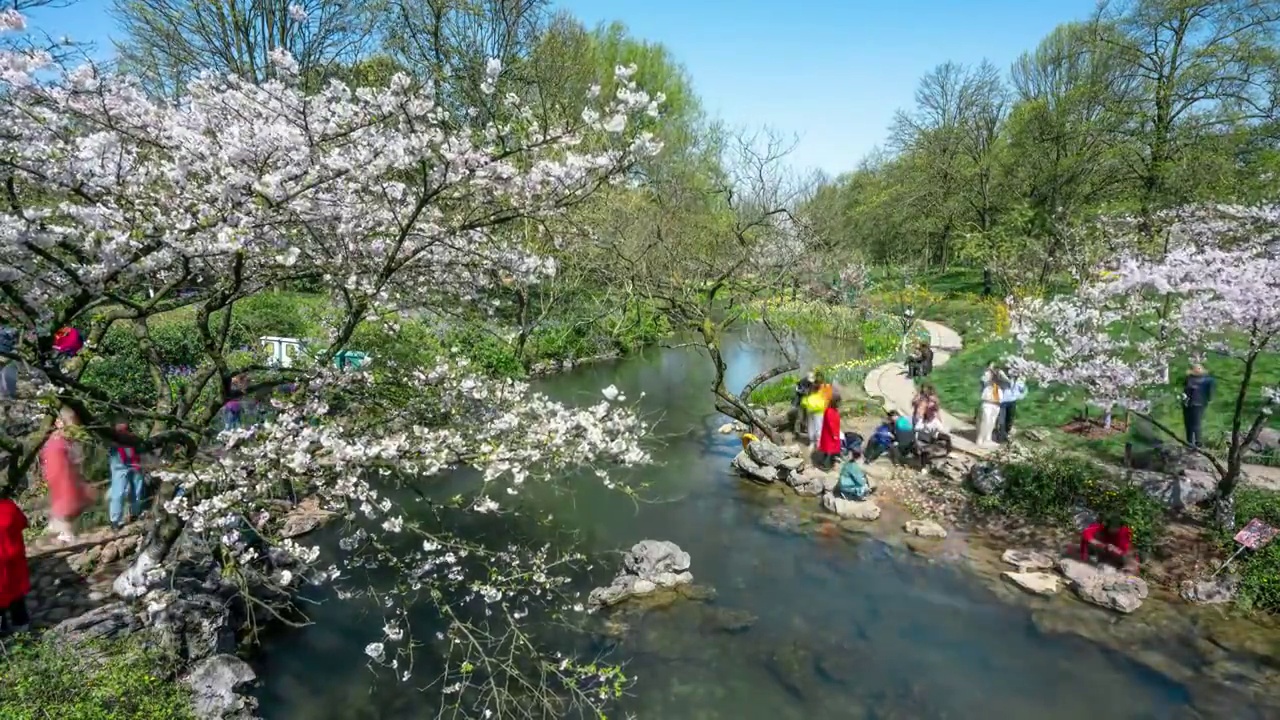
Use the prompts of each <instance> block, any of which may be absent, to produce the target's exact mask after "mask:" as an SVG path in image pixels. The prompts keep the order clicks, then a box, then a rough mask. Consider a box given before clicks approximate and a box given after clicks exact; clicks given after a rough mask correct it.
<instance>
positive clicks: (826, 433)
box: [743, 342, 1213, 574]
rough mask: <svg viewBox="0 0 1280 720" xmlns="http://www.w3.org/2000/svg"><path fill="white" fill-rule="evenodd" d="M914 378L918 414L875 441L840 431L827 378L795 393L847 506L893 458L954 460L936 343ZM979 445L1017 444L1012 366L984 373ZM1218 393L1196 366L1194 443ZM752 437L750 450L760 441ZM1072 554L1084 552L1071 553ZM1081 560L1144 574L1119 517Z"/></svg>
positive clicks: (1190, 430) (1085, 542)
mask: <svg viewBox="0 0 1280 720" xmlns="http://www.w3.org/2000/svg"><path fill="white" fill-rule="evenodd" d="M906 367H907V375H908V377H910V378H911V379H912V381H913V384H918V389H917V391H916V393H915V396H914V398H913V399H912V401H911V412H910V414H906V413H901V412H899V411H898V410H896V409H894V408H886V409H885V415H884V419H883V421H882V422H881V423H880V424H879V425H878V426H877V427H876V428H875V430H874V431H873V432H872V433H871V436H870V437H869V438H865V439H864V438H863V437H862V436H861V435H859V434H857V433H854V432H843V431H842V429H841V425H840V411H839V404H840V393H839V390H838V389H837V388H836V387H835V386H834V385H833V384H832V383H830V382H828V381H827V380H826V378H824V377H823V375H822V373H821V372H817V371H812V372H809V373H808V374H806V375H805V376H804V377H803V378H801V379H800V381H799V382H798V383H797V384H796V387H795V396H794V399H793V402H792V407H793V412H794V413H795V422H794V424H793V429H794V431H795V434H796V435H797V436H800V435H803V436H804V437H805V438H806V439H807V441H808V445H809V450H810V452H811V453H812V454H813V455H814V461H815V464H816V465H817V466H818V467H820V468H822V469H823V470H825V471H830V470H832V469H833V468H834V466H835V463H836V461H837V460H842V461H843V462H841V463H840V468H839V475H838V480H837V482H836V485H835V488H834V489H833V494H834V495H836V496H837V497H840V498H843V499H847V500H864V499H866V498H867V496H868V495H869V494H870V493H871V492H872V490H873V488H872V487H871V485H870V483H868V482H867V476H866V470H865V467H864V466H865V465H867V464H870V463H874V462H875V461H876V460H877V459H878V458H880V457H882V456H885V455H887V456H888V457H889V458H890V461H891V462H892V463H893V464H894V465H904V464H907V463H909V462H911V461H912V460H917V461H918V462H919V464H920V469H921V472H925V471H927V470H928V466H929V462H930V459H931V458H933V457H942V456H946V455H948V454H950V452H951V450H952V439H951V436H950V435H949V434H948V432H947V429H946V426H945V424H944V422H943V415H942V409H941V406H940V403H939V400H938V392H937V389H936V388H935V387H934V386H933V385H932V384H931V383H928V382H923V380H925V379H926V378H928V376H929V375H930V374H931V373H932V371H933V350H932V348H930V346H929V343H927V342H923V343H920V345H919V346H917V347H916V348H915V349H914V350H913V352H912V354H911V355H910V357H908V359H907V363H906ZM978 387H979V388H980V392H979V396H978V399H979V402H980V405H979V412H978V427H977V436H976V440H977V443H978V445H979V446H980V447H987V446H992V445H996V444H998V443H1007V442H1009V441H1010V440H1011V439H1012V437H1013V434H1014V422H1015V420H1016V418H1017V410H1018V403H1019V401H1021V400H1022V399H1023V398H1025V397H1026V395H1027V383H1026V380H1025V379H1024V378H1023V377H1021V376H1020V375H1019V374H1018V373H1017V372H1016V371H1015V370H1014V369H1013V368H1011V367H1010V366H1008V365H998V364H995V363H991V364H988V365H987V366H986V367H985V368H984V369H983V372H982V375H981V378H980V383H979V384H978ZM1212 393H1213V382H1212V379H1211V378H1209V377H1208V376H1207V374H1206V373H1205V372H1204V369H1203V367H1201V366H1199V365H1196V366H1194V367H1193V368H1192V370H1191V373H1190V374H1189V375H1188V379H1187V383H1186V392H1185V396H1184V417H1185V419H1186V423H1187V435H1188V442H1189V443H1193V444H1194V443H1195V442H1197V441H1198V440H1199V421H1200V417H1201V416H1202V415H1203V408H1204V406H1205V405H1206V404H1207V403H1208V401H1209V398H1210V397H1211V396H1212ZM754 439H755V437H754V436H749V435H748V436H744V437H743V444H744V446H745V445H746V444H747V443H748V442H750V441H751V440H754ZM1070 554H1071V555H1075V554H1076V550H1074V549H1072V550H1071V551H1070ZM1079 557H1080V559H1081V560H1082V561H1085V562H1098V563H1106V564H1109V565H1112V566H1114V567H1116V568H1118V569H1121V570H1123V571H1124V572H1129V573H1134V574H1136V573H1137V572H1138V558H1137V553H1136V550H1135V546H1134V542H1133V532H1132V530H1131V529H1130V528H1129V527H1128V526H1126V525H1125V524H1124V522H1123V521H1122V519H1121V518H1120V517H1118V516H1115V515H1107V516H1105V517H1103V518H1102V519H1100V520H1099V521H1097V522H1094V523H1091V524H1089V525H1088V526H1087V527H1085V528H1084V529H1083V531H1082V532H1081V535H1080V545H1079Z"/></svg>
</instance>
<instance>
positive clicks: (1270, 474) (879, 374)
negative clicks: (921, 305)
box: [863, 320, 1280, 492]
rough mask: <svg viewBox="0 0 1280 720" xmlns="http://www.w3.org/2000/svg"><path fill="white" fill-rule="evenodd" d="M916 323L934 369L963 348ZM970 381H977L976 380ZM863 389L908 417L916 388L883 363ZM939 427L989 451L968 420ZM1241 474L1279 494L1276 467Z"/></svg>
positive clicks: (972, 449)
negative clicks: (925, 332) (930, 350)
mask: <svg viewBox="0 0 1280 720" xmlns="http://www.w3.org/2000/svg"><path fill="white" fill-rule="evenodd" d="M916 322H917V324H919V325H920V326H921V327H923V328H924V329H925V330H928V331H929V344H930V345H931V346H933V364H934V367H937V366H939V365H942V364H944V363H946V362H947V361H948V360H950V359H951V356H952V355H954V354H955V353H957V352H959V351H960V349H961V348H963V347H964V341H963V340H961V339H960V334H959V333H957V332H956V331H955V330H952V329H951V328H949V327H947V326H946V325H942V324H941V323H936V322H933V321H932V320H917V321H916ZM974 382H975V383H976V382H977V378H975V379H974ZM863 389H864V390H866V392H867V395H870V396H871V397H878V398H881V399H882V400H883V401H884V404H885V406H886V407H890V408H893V409H894V410H897V411H898V412H900V413H904V414H907V415H910V414H911V399H912V398H914V397H915V394H916V387H915V383H914V382H913V381H912V380H911V378H909V377H907V367H906V366H905V365H903V364H902V363H899V362H891V363H885V364H884V365H881V366H880V367H877V368H875V369H874V370H872V371H871V372H870V373H868V374H867V379H866V380H865V381H864V382H863ZM942 424H943V425H944V426H945V427H946V428H947V432H949V433H951V441H952V447H953V448H955V449H956V450H961V451H963V452H966V453H969V454H970V455H975V456H978V457H982V456H985V455H986V454H987V453H989V452H990V450H989V449H987V448H981V447H978V445H977V444H976V443H974V442H973V440H972V438H974V437H976V435H975V432H976V430H975V429H974V427H973V424H972V423H970V422H969V421H967V420H961V419H960V418H957V417H956V416H954V415H952V414H951V413H949V412H947V411H946V410H943V411H942ZM1244 471H1245V474H1246V476H1247V477H1246V480H1245V483H1246V484H1248V485H1252V486H1254V487H1259V488H1264V489H1268V490H1275V491H1278V492H1280V468H1274V467H1268V466H1265V465H1252V464H1247V463H1246V464H1245V465H1244Z"/></svg>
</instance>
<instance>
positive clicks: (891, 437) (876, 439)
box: [866, 410, 900, 463]
mask: <svg viewBox="0 0 1280 720" xmlns="http://www.w3.org/2000/svg"><path fill="white" fill-rule="evenodd" d="M899 419H900V417H899V415H898V411H897V410H887V411H886V412H885V420H884V422H882V423H880V426H879V427H877V428H876V429H875V432H873V433H871V440H870V441H869V442H868V443H867V450H866V455H867V462H869V463H870V462H875V461H876V458H878V457H880V456H881V455H883V454H884V453H886V452H888V451H889V449H890V448H892V447H893V444H894V443H895V442H897V432H898V430H897V425H898V420H899Z"/></svg>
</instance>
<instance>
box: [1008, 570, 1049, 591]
mask: <svg viewBox="0 0 1280 720" xmlns="http://www.w3.org/2000/svg"><path fill="white" fill-rule="evenodd" d="M1001 574H1002V575H1004V576H1005V577H1006V578H1007V579H1008V580H1009V581H1010V582H1012V583H1013V584H1014V585H1017V586H1018V587H1020V588H1022V589H1023V590H1026V591H1027V592H1029V593H1033V594H1035V595H1054V594H1056V593H1057V592H1058V591H1059V590H1061V589H1062V588H1061V587H1060V586H1059V584H1058V576H1057V575H1054V574H1053V573H1046V572H1004V573H1001Z"/></svg>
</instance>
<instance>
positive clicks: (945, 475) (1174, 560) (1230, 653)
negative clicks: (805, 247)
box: [769, 321, 1280, 718]
mask: <svg viewBox="0 0 1280 720" xmlns="http://www.w3.org/2000/svg"><path fill="white" fill-rule="evenodd" d="M920 325H922V326H923V327H924V328H925V329H926V330H928V332H929V334H930V337H931V340H932V344H933V346H934V352H935V358H934V361H935V367H938V366H942V365H945V364H946V363H947V362H948V361H949V360H950V359H951V358H952V357H954V356H955V355H957V354H959V353H961V352H963V342H962V340H961V338H960V336H959V334H958V333H956V332H955V331H953V330H951V329H950V328H948V327H946V326H945V325H942V324H939V323H936V322H931V321H920ZM863 391H864V392H865V393H866V395H868V396H870V397H875V398H879V399H881V400H882V402H883V404H884V405H885V406H887V407H892V408H894V409H898V410H899V411H902V412H910V402H911V398H912V396H913V395H914V392H915V387H914V384H913V383H912V382H911V380H910V379H909V378H908V377H907V376H906V369H905V367H903V366H902V365H901V364H900V363H886V364H884V365H881V366H880V367H877V368H876V369H874V370H872V371H871V372H870V373H868V374H867V376H866V379H865V381H864V387H863ZM879 422H880V418H879V417H849V418H845V419H844V422H843V425H844V428H843V429H845V430H854V431H857V432H860V433H862V434H863V435H864V436H869V432H870V431H871V430H872V429H873V428H874V427H875V425H876V424H878V423H879ZM944 423H946V425H947V427H948V429H949V430H951V432H952V433H953V437H954V438H955V440H956V442H955V444H954V450H953V452H952V454H951V456H950V457H948V458H945V459H943V460H941V461H938V462H937V463H936V465H935V466H934V467H935V469H934V472H919V471H915V470H909V469H906V468H895V467H893V466H891V465H889V464H887V463H886V462H884V461H881V462H878V463H872V464H870V465H867V466H864V468H865V470H866V472H867V476H868V478H870V479H871V480H872V481H873V482H874V483H875V485H876V487H877V491H876V493H875V495H873V496H872V497H873V501H872V502H873V503H874V505H875V507H876V509H875V511H874V512H870V513H858V514H857V515H856V516H850V517H846V518H843V519H839V518H834V517H833V516H832V515H831V514H830V513H829V512H824V511H823V510H822V509H819V508H818V507H817V505H818V503H815V502H814V501H812V500H807V499H801V498H798V497H796V494H793V493H790V492H786V491H783V493H782V494H783V495H784V496H786V497H788V498H789V499H790V500H789V502H788V503H787V504H786V505H785V506H783V507H785V508H795V509H787V510H774V511H770V514H769V518H770V520H769V522H770V523H772V524H774V525H779V526H782V527H786V528H789V529H790V530H791V531H801V532H803V531H804V529H805V528H808V529H809V530H811V531H813V532H816V533H818V534H831V533H833V532H835V533H840V534H855V535H856V534H861V535H869V536H871V537H874V538H876V539H877V540H879V541H881V542H885V543H888V544H890V545H894V546H902V547H906V548H909V549H910V550H912V551H913V552H916V553H919V554H921V555H923V556H926V557H929V558H930V559H933V560H937V561H941V562H953V563H957V564H959V565H961V566H963V567H964V568H965V570H966V571H967V572H972V573H974V574H976V575H978V576H979V577H981V578H983V580H984V581H985V582H986V583H987V584H988V585H989V586H990V587H991V588H992V590H993V591H995V592H997V593H998V594H999V595H1000V596H1001V597H1002V598H1003V599H1004V600H1006V601H1008V602H1011V603H1015V604H1018V605H1020V606H1022V607H1027V608H1030V609H1031V611H1032V617H1033V618H1034V620H1035V624H1036V627H1037V628H1038V629H1039V630H1040V631H1041V632H1044V633H1048V634H1059V635H1062V634H1065V635H1075V636H1079V637H1083V638H1086V639H1089V640H1091V641H1094V642H1097V643H1099V644H1101V645H1104V646H1106V647H1108V648H1111V649H1112V650H1115V651H1117V652H1120V653H1123V654H1125V655H1127V656H1130V657H1132V658H1133V659H1135V660H1136V661H1138V662H1140V663H1142V664H1144V665H1146V666H1148V667H1150V668H1151V669H1153V670H1155V671H1157V672H1160V673H1161V674H1162V675H1165V676H1167V677H1169V678H1170V679H1172V680H1174V681H1176V682H1178V683H1181V684H1184V685H1187V686H1188V687H1190V688H1191V692H1192V694H1193V695H1195V696H1197V699H1196V700H1195V703H1194V704H1196V705H1197V706H1205V707H1207V708H1218V709H1222V708H1227V707H1236V706H1238V705H1241V704H1242V703H1243V704H1244V705H1247V706H1252V707H1255V708H1258V709H1259V712H1260V713H1262V714H1260V715H1258V717H1260V718H1261V717H1272V716H1275V715H1280V705H1277V704H1276V701H1275V700H1274V699H1273V698H1270V697H1269V693H1268V692H1267V690H1266V688H1268V687H1272V686H1273V683H1275V682H1276V681H1277V680H1280V674H1278V673H1277V668H1280V625H1278V624H1277V623H1276V622H1275V618H1274V617H1272V616H1269V615H1255V616H1251V617H1245V616H1241V615H1240V614H1239V613H1235V612H1231V611H1230V610H1229V609H1228V608H1230V606H1229V605H1222V604H1220V603H1221V602H1222V601H1223V600H1224V599H1228V600H1229V599H1230V598H1229V597H1224V596H1222V595H1218V596H1217V597H1213V598H1211V599H1210V601H1211V602H1214V603H1218V604H1215V605H1212V606H1208V605H1192V604H1188V602H1187V601H1186V600H1185V599H1184V595H1185V593H1186V591H1187V588H1188V586H1189V585H1190V584H1191V583H1194V582H1196V581H1198V580H1201V579H1203V578H1205V577H1207V576H1209V575H1210V574H1212V573H1213V571H1214V569H1215V568H1216V567H1218V566H1219V565H1220V564H1221V562H1222V561H1223V560H1224V559H1225V553H1223V551H1222V544H1221V543H1220V542H1217V541H1215V538H1214V537H1213V536H1211V535H1210V534H1209V533H1208V532H1207V530H1206V528H1205V526H1204V524H1203V521H1204V518H1201V517H1199V516H1196V515H1195V514H1194V513H1193V514H1192V515H1193V516H1192V517H1187V516H1186V514H1185V513H1183V514H1180V515H1176V516H1174V517H1172V518H1170V521H1169V522H1168V524H1167V525H1165V526H1163V528H1162V532H1161V537H1160V539H1159V542H1158V543H1156V544H1154V546H1153V550H1152V552H1151V555H1150V557H1149V558H1144V567H1143V577H1144V578H1145V579H1147V580H1149V581H1150V582H1151V584H1150V585H1149V586H1148V585H1146V584H1142V585H1141V586H1140V588H1139V589H1138V590H1137V594H1133V595H1131V596H1130V597H1122V596H1117V595H1116V594H1115V593H1116V589H1115V588H1112V587H1110V586H1105V587H1104V586H1102V585H1100V584H1099V585H1095V586H1094V587H1092V588H1090V587H1088V586H1087V583H1088V582H1090V581H1089V580H1088V579H1087V578H1086V579H1085V582H1086V585H1084V586H1082V585H1081V584H1080V581H1081V578H1080V576H1079V572H1081V570H1082V568H1080V567H1075V566H1070V564H1071V562H1072V561H1070V560H1068V561H1066V562H1065V563H1063V567H1062V569H1063V571H1064V574H1065V575H1067V577H1065V578H1064V577H1061V576H1059V575H1058V574H1057V570H1058V565H1059V561H1058V558H1061V557H1064V555H1066V552H1065V551H1066V549H1067V548H1069V547H1071V546H1072V544H1073V542H1074V541H1075V538H1076V537H1077V535H1076V533H1078V528H1068V527H1065V526H1063V525H1060V524H1055V523H1051V522H1050V523H1046V522H1036V521H1033V520H1029V519H1026V518H1022V517H1018V516H1015V515H1008V514H1004V513H1001V512H998V511H992V508H991V506H990V504H987V506H986V507H983V506H982V505H983V503H982V501H983V496H980V495H975V494H974V493H973V492H972V491H971V490H970V489H968V488H966V480H967V476H968V474H969V469H970V468H971V467H972V466H973V465H974V464H976V463H977V462H979V461H982V460H996V461H998V462H1009V461H1011V460H1012V461H1016V460H1018V459H1021V461H1022V462H1023V463H1024V464H1025V463H1026V462H1028V458H1034V453H1035V452H1036V450H1035V448H1034V447H1033V446H1034V445H1035V444H1037V443H1039V444H1042V445H1043V444H1045V443H1044V438H1043V436H1041V435H1039V434H1038V433H1036V432H1034V431H1032V432H1031V433H1024V434H1023V441H1020V442H1016V443H1014V444H1013V445H1012V446H1009V447H1002V448H999V449H995V448H980V447H977V446H976V445H975V444H974V443H973V442H972V440H973V439H974V438H973V431H974V430H973V426H972V424H971V423H968V422H966V421H964V420H960V419H958V418H956V417H954V416H953V415H950V414H949V413H945V412H944ZM787 439H788V440H794V438H792V437H788V438H787ZM1028 439H1030V441H1031V442H1030V445H1031V447H1029V446H1028V443H1027V442H1025V441H1026V440H1028ZM1045 449H1047V448H1042V449H1041V451H1042V452H1043V451H1044V450H1045ZM791 450H792V452H801V446H799V445H794V446H793V447H792V448H791ZM1055 452H1058V451H1055ZM1059 454H1060V452H1059ZM1031 462H1034V459H1032V460H1031ZM1118 471H1119V469H1118V468H1117V473H1118ZM806 472H811V471H806ZM822 475H825V476H828V477H825V478H823V480H824V481H825V482H824V486H825V487H826V488H827V489H828V490H829V488H830V487H831V486H833V485H834V473H824V474H822ZM1104 482H1105V480H1104ZM782 486H783V484H775V485H774V487H782ZM793 487H795V488H796V490H797V493H799V494H800V495H808V494H809V493H808V492H807V491H806V490H805V489H803V488H804V483H803V482H801V483H795V484H793ZM1137 492H1138V493H1139V495H1142V493H1143V491H1142V490H1139V491H1137ZM826 504H827V503H825V501H824V505H826ZM1148 504H1151V505H1154V504H1155V501H1154V500H1150V501H1149V502H1148ZM797 505H799V506H800V507H803V508H804V509H803V510H801V509H800V508H799V507H796V506H797ZM827 509H828V510H830V509H832V508H830V506H828V507H827ZM1162 510H1163V508H1161V509H1158V510H1157V512H1160V513H1161V514H1164V513H1163V512H1162ZM841 514H843V513H841ZM1028 557H1032V558H1037V562H1035V563H1031V565H1027V564H1026V563H1025V561H1022V564H1015V563H1011V562H1009V560H1010V559H1014V560H1020V559H1025V558H1028ZM1068 586H1075V588H1076V592H1075V593H1068V592H1061V591H1062V590H1064V589H1065V588H1066V587H1068ZM1077 596H1079V597H1077ZM1081 598H1088V599H1089V601H1090V602H1092V603H1094V604H1112V603H1118V604H1117V605H1115V607H1121V606H1124V607H1129V605H1128V603H1133V604H1134V605H1137V604H1140V605H1141V607H1140V608H1138V609H1136V611H1134V612H1133V614H1131V615H1126V616H1125V620H1124V622H1123V623H1122V625H1123V626H1124V628H1125V630H1124V631H1123V632H1117V630H1116V627H1117V626H1118V625H1117V622H1116V615H1115V614H1114V613H1112V612H1110V611H1108V610H1105V609H1102V608H1097V607H1093V606H1091V605H1089V604H1086V603H1085V602H1082V601H1081ZM1171 637H1175V638H1182V639H1183V640H1182V642H1184V643H1185V644H1186V645H1188V646H1190V648H1191V649H1189V650H1185V651H1184V650H1179V651H1177V652H1174V651H1172V650H1171V649H1170V648H1169V647H1168V645H1169V638H1171ZM1239 712H1240V711H1236V714H1235V715H1234V716H1235V717H1243V716H1246V715H1241V714H1239ZM1209 716H1210V717H1217V716H1219V713H1218V710H1214V711H1213V712H1212V713H1211V714H1210V715H1209Z"/></svg>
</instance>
